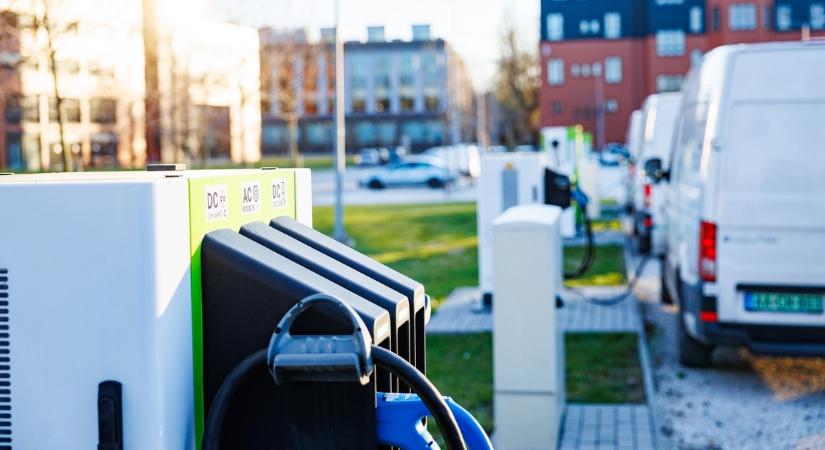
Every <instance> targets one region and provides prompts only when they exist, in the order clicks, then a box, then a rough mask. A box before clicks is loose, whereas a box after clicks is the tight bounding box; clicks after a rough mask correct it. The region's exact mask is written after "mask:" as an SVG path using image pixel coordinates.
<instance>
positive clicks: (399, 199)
mask: <svg viewBox="0 0 825 450" xmlns="http://www.w3.org/2000/svg"><path fill="white" fill-rule="evenodd" d="M376 170H380V169H377V168H364V167H347V171H346V173H345V176H344V204H345V205H380V204H384V205H386V204H411V203H448V202H473V201H475V200H476V187H475V185H474V184H472V183H470V182H468V181H466V180H463V181H461V182H460V183H458V184H457V185H455V186H451V187H450V188H447V189H430V188H428V187H424V186H422V187H409V188H406V187H405V188H388V189H381V190H371V189H366V188H361V187H359V186H358V180H359V179H361V178H363V177H365V176H367V175H368V174H369V173H371V172H374V171H376ZM334 203H335V172H333V171H332V170H313V171H312V204H313V205H315V206H325V205H332V204H334Z"/></svg>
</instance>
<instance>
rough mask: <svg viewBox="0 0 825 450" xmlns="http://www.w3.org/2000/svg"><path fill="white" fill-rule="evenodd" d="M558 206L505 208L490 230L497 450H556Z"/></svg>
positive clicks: (560, 390) (560, 397) (560, 405)
mask: <svg viewBox="0 0 825 450" xmlns="http://www.w3.org/2000/svg"><path fill="white" fill-rule="evenodd" d="M560 218H561V209H560V208H557V207H555V206H545V205H527V206H517V207H514V208H510V209H509V210H507V212H505V213H504V214H502V215H501V216H500V217H498V218H497V219H496V220H495V222H494V223H493V225H492V228H493V246H494V251H495V261H494V264H493V268H494V271H495V289H494V296H495V306H494V307H493V360H494V361H493V365H494V372H493V379H494V414H495V420H496V447H497V448H504V449H511V448H512V449H520V450H532V449H555V448H556V445H557V442H558V437H559V429H560V425H561V417H562V412H563V411H564V401H565V400H564V335H563V334H562V332H561V330H560V329H559V327H558V322H557V320H556V295H557V294H558V292H559V290H560V287H561V282H562V263H563V260H562V245H561V237H560V230H559V222H560Z"/></svg>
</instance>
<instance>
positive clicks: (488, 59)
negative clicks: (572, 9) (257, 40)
mask: <svg viewBox="0 0 825 450" xmlns="http://www.w3.org/2000/svg"><path fill="white" fill-rule="evenodd" d="M212 1H214V2H216V3H215V4H214V9H215V14H216V15H217V16H218V18H222V19H225V20H232V21H234V22H239V23H242V24H244V25H249V26H254V27H260V26H272V27H276V28H306V29H307V30H308V31H309V32H310V33H311V36H315V37H317V34H318V30H320V28H322V27H330V26H332V25H333V24H334V22H335V13H334V4H335V3H334V0H212ZM340 2H341V3H340V4H341V22H342V24H341V29H342V30H343V33H344V38H345V39H346V40H366V35H367V26H371V25H384V26H385V28H386V37H387V39H388V40H392V39H410V37H411V35H412V31H411V27H412V25H413V24H429V25H430V26H431V34H432V35H433V37H437V38H443V39H444V40H446V41H447V42H448V43H449V44H450V45H451V46H452V47H453V49H455V50H456V51H457V52H458V53H459V54H460V55H461V57H462V58H463V59H464V62H465V64H466V66H467V69H468V71H469V72H470V76H471V77H472V79H473V83H474V85H475V87H476V89H477V90H486V89H488V88H490V86H491V83H492V80H493V76H494V73H495V66H496V59H497V57H498V54H499V49H500V37H501V33H502V30H503V29H504V28H505V24H507V23H511V24H513V26H514V27H515V28H516V29H517V30H518V32H519V39H520V41H521V43H522V45H523V48H525V49H528V50H530V51H536V50H537V48H538V34H539V30H538V28H539V19H538V16H539V3H540V2H539V0H405V1H399V0H383V1H382V0H340Z"/></svg>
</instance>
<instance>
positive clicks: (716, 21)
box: [711, 6, 722, 31]
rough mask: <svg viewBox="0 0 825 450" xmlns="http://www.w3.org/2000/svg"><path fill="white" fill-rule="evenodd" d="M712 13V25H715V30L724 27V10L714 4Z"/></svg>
mask: <svg viewBox="0 0 825 450" xmlns="http://www.w3.org/2000/svg"><path fill="white" fill-rule="evenodd" d="M712 14H713V15H712V16H711V22H712V23H711V26H712V27H713V31H719V30H720V29H721V28H722V11H721V10H720V9H719V7H718V6H714V7H713V13H712Z"/></svg>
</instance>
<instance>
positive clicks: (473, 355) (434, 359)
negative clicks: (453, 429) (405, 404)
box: [427, 333, 493, 448]
mask: <svg viewBox="0 0 825 450" xmlns="http://www.w3.org/2000/svg"><path fill="white" fill-rule="evenodd" d="M427 377H428V378H429V379H430V381H432V382H433V384H435V386H436V387H438V390H439V391H440V392H441V393H442V394H444V395H449V396H450V397H452V398H453V400H455V401H456V402H458V404H459V405H461V406H463V407H464V408H466V409H467V410H468V411H470V412H471V413H472V414H473V416H475V418H476V419H478V421H479V423H481V426H483V427H484V429H485V430H487V433H490V432H491V431H492V429H493V335H492V334H490V333H482V334H467V335H449V336H448V335H430V336H427ZM433 428H435V427H433V426H431V427H430V429H431V430H432V429H433ZM442 448H444V447H443V446H442Z"/></svg>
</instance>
